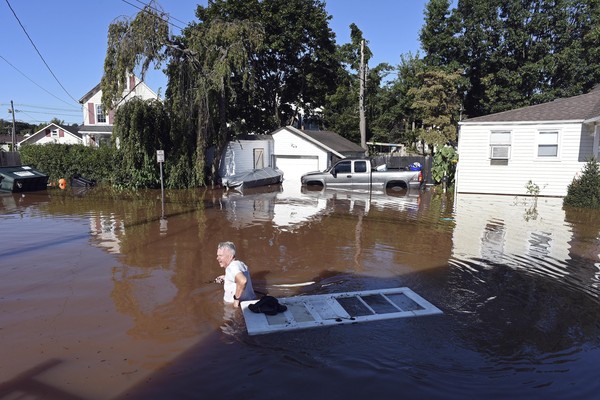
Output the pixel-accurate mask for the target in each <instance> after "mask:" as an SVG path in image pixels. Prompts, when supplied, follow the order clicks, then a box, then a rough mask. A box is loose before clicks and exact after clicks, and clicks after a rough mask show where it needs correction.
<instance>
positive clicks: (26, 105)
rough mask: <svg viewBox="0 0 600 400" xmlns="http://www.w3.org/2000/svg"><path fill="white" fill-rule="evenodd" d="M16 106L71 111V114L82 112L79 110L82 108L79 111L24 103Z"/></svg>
mask: <svg viewBox="0 0 600 400" xmlns="http://www.w3.org/2000/svg"><path fill="white" fill-rule="evenodd" d="M15 106H23V107H33V108H40V109H42V110H55V111H70V112H80V110H79V108H81V107H78V108H77V109H75V108H56V107H44V106H36V105H33V104H23V103H21V104H18V103H15Z"/></svg>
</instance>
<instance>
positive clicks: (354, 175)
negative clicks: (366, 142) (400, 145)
mask: <svg viewBox="0 0 600 400" xmlns="http://www.w3.org/2000/svg"><path fill="white" fill-rule="evenodd" d="M300 181H301V183H302V185H303V186H321V187H327V188H338V189H365V190H386V189H391V188H402V189H419V188H420V187H421V185H422V183H423V173H422V172H421V171H420V170H419V171H412V170H401V169H395V170H391V169H388V168H387V167H385V166H379V167H375V166H373V165H372V160H369V159H364V158H360V159H348V158H345V159H343V160H340V161H338V162H337V163H336V164H335V165H333V166H332V167H331V168H329V169H327V170H325V171H323V172H308V173H306V174H304V175H302V177H301V178H300Z"/></svg>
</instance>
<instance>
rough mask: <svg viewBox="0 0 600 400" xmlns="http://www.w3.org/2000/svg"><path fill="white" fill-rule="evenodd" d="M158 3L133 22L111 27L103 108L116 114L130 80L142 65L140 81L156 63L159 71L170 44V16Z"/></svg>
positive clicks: (122, 21)
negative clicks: (136, 68)
mask: <svg viewBox="0 0 600 400" xmlns="http://www.w3.org/2000/svg"><path fill="white" fill-rule="evenodd" d="M159 7H160V6H159V5H158V3H157V2H156V1H154V0H152V1H150V3H149V4H148V5H146V6H145V7H144V9H143V10H142V11H141V12H139V13H138V14H137V15H136V16H135V18H134V19H133V20H131V21H128V20H117V21H115V22H113V23H112V24H110V25H109V26H108V46H107V48H106V57H105V59H104V75H103V76H102V80H101V82H100V86H101V87H102V104H103V105H104V106H105V108H106V109H107V110H113V109H114V108H115V106H116V105H117V104H118V103H119V102H120V101H121V97H122V96H123V93H124V92H125V90H126V89H127V78H128V76H129V74H130V73H132V72H133V71H134V70H135V67H136V66H138V65H141V71H140V76H139V78H140V79H142V80H143V79H144V75H145V73H146V71H147V69H148V68H149V66H150V65H151V64H152V63H155V67H156V68H159V67H160V65H161V63H162V62H163V61H164V60H165V55H164V51H163V50H164V46H166V45H167V44H169V43H170V42H169V23H168V15H167V14H166V13H164V12H163V11H161V9H160V8H159Z"/></svg>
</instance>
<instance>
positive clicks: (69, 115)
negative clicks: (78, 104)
mask: <svg viewBox="0 0 600 400" xmlns="http://www.w3.org/2000/svg"><path fill="white" fill-rule="evenodd" d="M15 112H22V113H25V114H27V113H32V114H46V115H64V116H67V117H73V116H74V115H75V114H63V113H51V112H44V111H31V110H15ZM77 115H81V114H77Z"/></svg>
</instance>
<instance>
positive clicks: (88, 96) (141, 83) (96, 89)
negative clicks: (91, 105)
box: [79, 75, 158, 104]
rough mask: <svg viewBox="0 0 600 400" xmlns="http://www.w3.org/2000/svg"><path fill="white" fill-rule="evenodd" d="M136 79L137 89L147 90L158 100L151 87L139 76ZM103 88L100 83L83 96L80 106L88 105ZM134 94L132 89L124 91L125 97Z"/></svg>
mask: <svg viewBox="0 0 600 400" xmlns="http://www.w3.org/2000/svg"><path fill="white" fill-rule="evenodd" d="M134 78H135V88H137V87H139V86H142V87H143V88H144V90H147V91H148V92H149V93H151V95H152V96H151V97H153V98H158V95H157V94H156V92H154V90H152V89H150V86H148V85H147V84H146V82H144V81H142V80H140V79H139V78H138V77H137V76H135V75H134ZM101 91H102V88H101V87H100V83H98V84H97V85H96V86H94V87H93V88H92V89H91V90H90V91H89V92H87V93H86V94H84V95H83V97H82V98H81V99H79V103H80V104H84V103H86V102H87V101H88V100H89V99H91V98H92V97H93V96H94V95H95V94H96V93H98V92H101ZM132 92H133V90H130V89H125V90H124V91H123V97H124V98H125V97H127V96H129V95H130V94H131V93H132Z"/></svg>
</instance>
